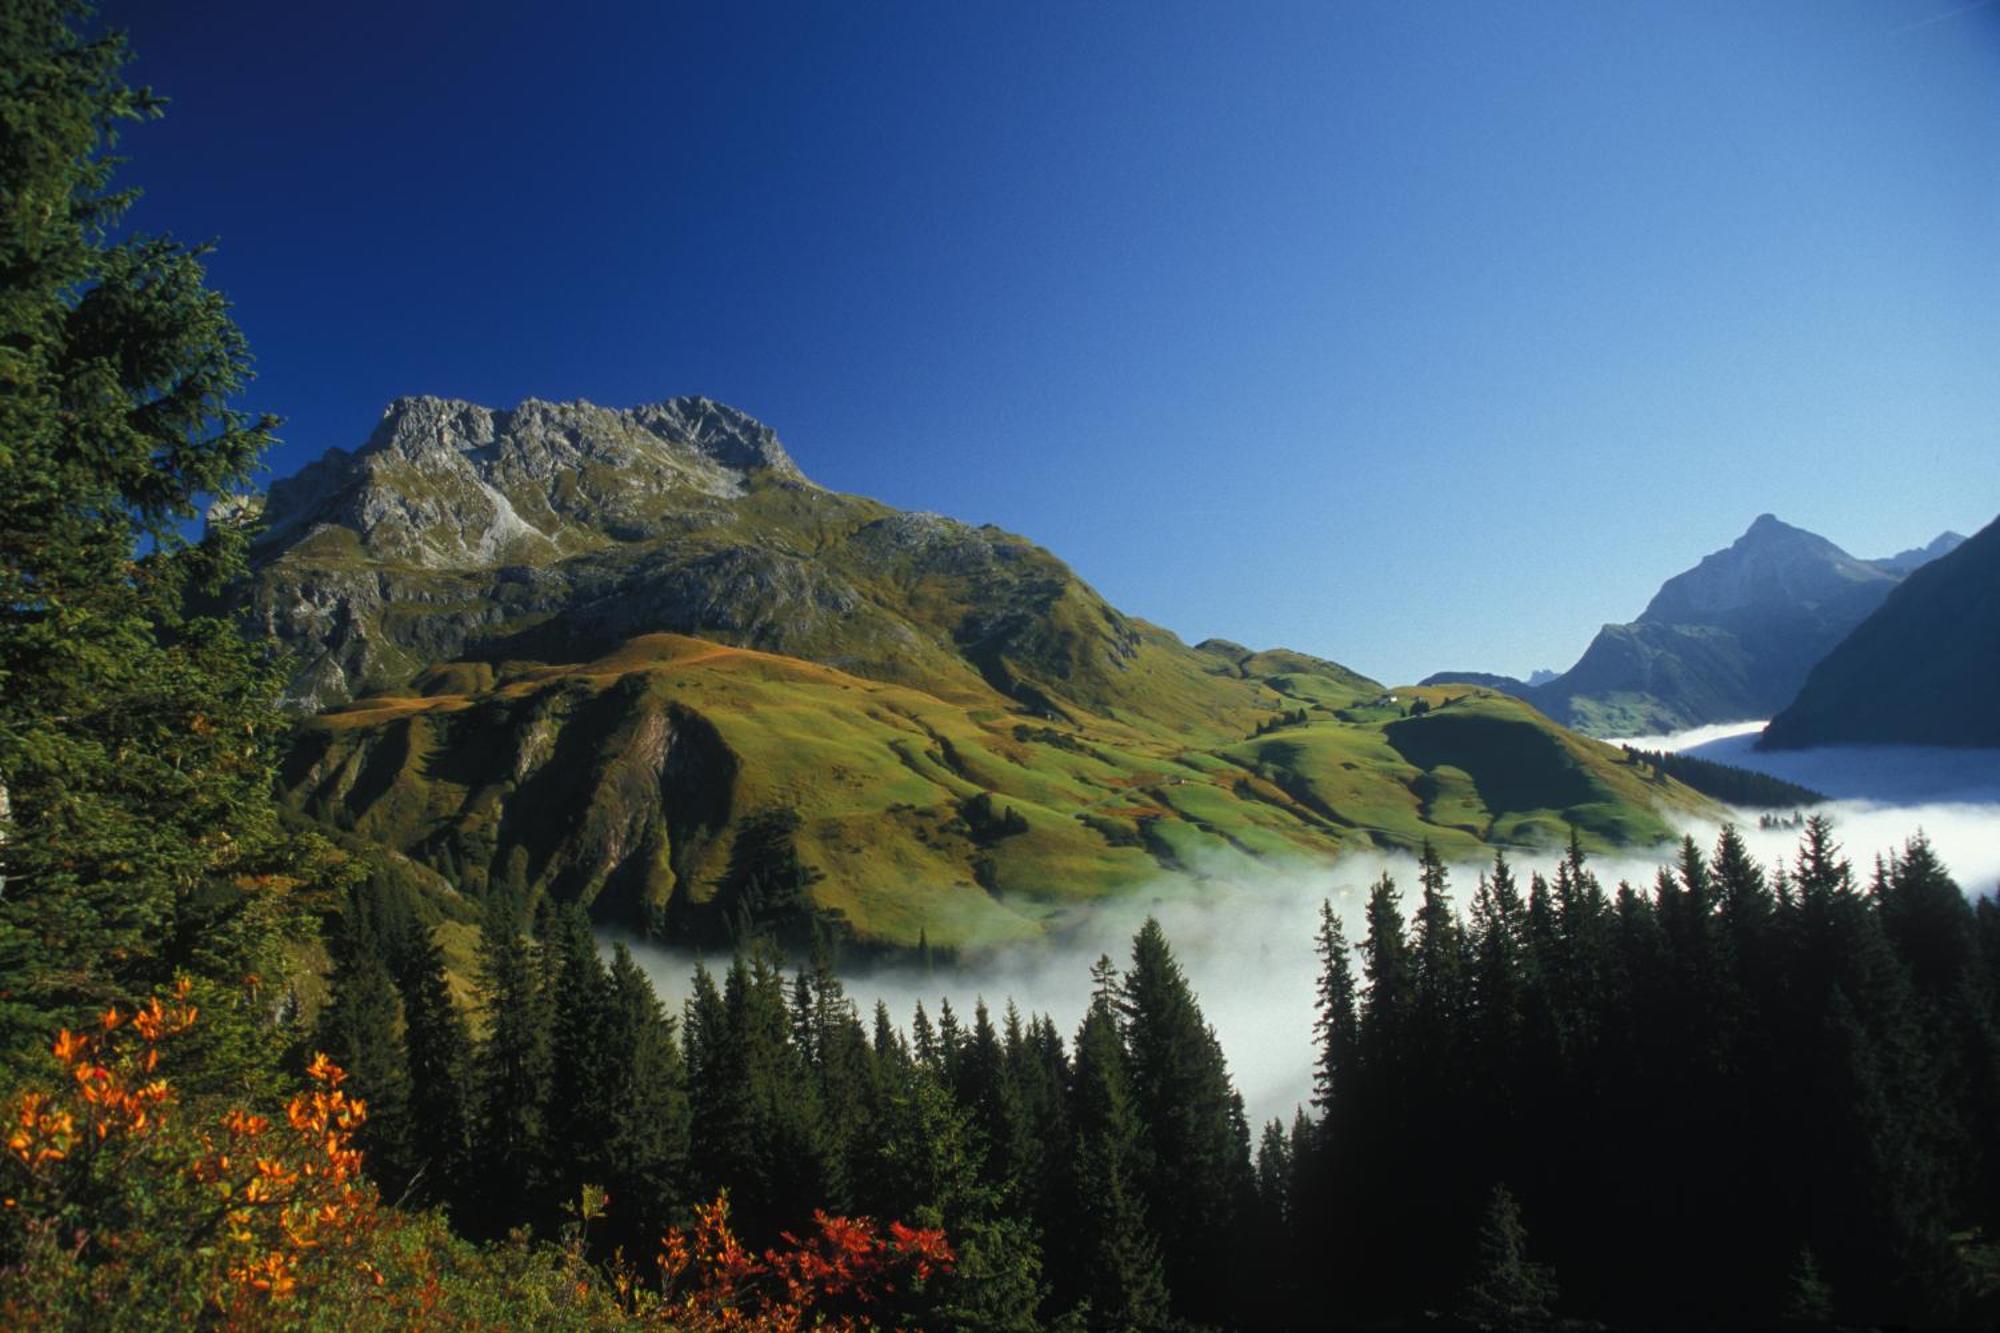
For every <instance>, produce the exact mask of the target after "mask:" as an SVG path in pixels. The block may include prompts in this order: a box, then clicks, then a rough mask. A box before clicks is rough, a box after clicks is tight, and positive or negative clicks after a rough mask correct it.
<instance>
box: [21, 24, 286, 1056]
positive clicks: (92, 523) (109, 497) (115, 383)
mask: <svg viewBox="0 0 2000 1333" xmlns="http://www.w3.org/2000/svg"><path fill="white" fill-rule="evenodd" d="M88 14H89V11H88V10H87V9H86V8H85V7H84V6H82V5H80V4H73V3H65V2H64V0H21V2H20V3H14V4H10V5H9V6H8V7H7V9H6V21H5V23H4V25H0V69H4V70H5V71H6V77H5V78H4V79H0V124H5V125H6V127H7V129H6V132H5V133H4V135H0V182H4V188H0V218H4V223H0V347H4V370H0V383H4V386H5V388H4V392H0V477H4V478H5V482H4V484H0V977H4V978H5V979H6V980H5V985H4V987H0V1051H5V1052H8V1053H10V1054H11V1053H12V1052H15V1051H19V1050H22V1049H24V1048H26V1047H39V1046H40V1045H41V1044H42V1043H43V1042H44V1041H45V1040H46V1038H47V1034H48V1032H49V1031H50V1030H51V1029H53V1028H54V1027H55V1026H57V1025H59V1024H66V1025H69V1026H72V1027H76V1026H80V1025H82V1024H83V1023H84V1022H87V1021H89V1020H90V1019H91V1018H92V1017H94V1016H95V1015H96V1014H97V1013H98V1012H100V1011H102V1010H103V1009H104V1008H105V1007H106V1006H107V1005H109V1004H112V1003H124V1004H131V1003H133V1002H135V1001H137V1000H139V999H141V998H143V997H145V996H148V995H150V994H151V993H152V992H153V991H154V990H155V989H156V988H157V987H161V986H164V985H166V984H168V983H169V982H170V981H171V980H172V978H173V977H174V975H175V974H176V973H183V972H184V973H188V974H191V975H192V976H194V977H196V978H198V979H200V980H202V981H203V982H204V983H205V989H204V991H203V1002H202V1010H203V1015H204V1025H203V1029H202V1035H201V1037H200V1038H199V1039H198V1040H199V1041H200V1042H202V1043H203V1044H204V1047H205V1051H206V1056H207V1058H206V1059H205V1061H204V1062H203V1064H202V1066H200V1067H193V1066H191V1067H190V1068H188V1069H187V1070H186V1071H184V1075H183V1077H182V1078H181V1079H179V1080H178V1081H177V1086H179V1087H180V1088H181V1089H182V1090H183V1091H188V1092H192V1091H195V1090H197V1089H198V1088H199V1087H202V1086H213V1087H221V1086H225V1085H233V1086H235V1087H237V1088H239V1089H242V1088H245V1087H246V1086H247V1085H248V1082H249V1081H257V1083H258V1087H259V1088H262V1089H268V1088H269V1087H270V1086H271V1080H272V1079H273V1078H274V1077H275V1057H276V1055H277V1050H278V1043H277V1041H276V1040H275V1035H274V1033H273V1032H272V1025H271V1024H270V1023H269V1021H268V1016H269V1014H270V1009H269V1007H268V1006H267V1005H265V1004H261V1003H251V1002H247V1001H246V1000H245V999H244V998H243V997H244V992H245V989H246V987H245V978H246V977H252V976H256V977H260V978H262V979H264V980H265V981H266V982H267V983H268V984H271V985H273V986H275V985H276V984H277V981H278V978H279V977H280V975H281V973H282V971H283V968H284V966H285V955H284V951H283V942H284V936H285V935H286V934H288V933H291V932H294V931H297V932H299V933H303V927H304V924H305V923H304V922H303V921H302V919H301V916H300V912H299V906H298V902H299V900H298V895H297V891H298V890H299V888H300V887H301V886H302V882H303V881H305V880H307V879H309V878H310V877H312V876H313V875H316V874H318V873H320V872H319V871H318V870H317V869H316V867H315V860H316V857H317V851H316V849H317V847H318V844H317V843H316V842H315V841H313V840H301V839H293V838H291V837H288V836H287V835H286V834H285V833H283V831H282V830H281V829H280V826H279V823H278V816H277V807H276V804H275V801H274V799H273V792H274V785H275V784H274V778H275V773H276V761H277V757H278V753H279V749H280V747H281V746H282V743H283V740H284V738H285V735H286V732H287V723H286V721H285V719H284V718H283V716H282V715H281V713H280V712H279V708H278V704H279V696H280V693H281V690H282V683H283V672H282V669H281V667H280V664H278V663H275V662H273V661H270V660H269V659H268V657H267V655H266V654H264V653H262V652H261V651H260V650H258V649H255V648H252V647H251V646H249V645H248V644H246V643H245V641H244V640H243V639H242V638H241V636H240V635H239V634H238V632H237V630H236V628H235V626H234V625H233V624H231V623H229V622H228V621H226V620H225V619H222V618H220V617H218V616H216V615H212V614H197V613H196V612H197V610H198V609H199V608H201V607H203V606H211V607H212V606H214V605H215V604H216V603H217V599H218V598H219V597H220V595H221V594H223V592H224V590H225V588H226V587H227V586H228V585H229V583H230V582H231V580H233V579H234V578H235V577H236V576H237V575H239V574H240V573H241V572H242V570H243V568H244V552H245V550H246V547H247V541H248V532H249V526H250V521H249V517H248V515H249V508H248V507H246V506H244V505H240V504H237V503H235V502H233V501H229V500H227V499H225V500H224V501H223V502H221V503H220V504H218V505H216V506H215V507H214V509H213V510H212V511H211V512H210V513H209V514H208V515H207V516H206V522H205V523H204V521H203V520H204V507H205V506H208V505H209V504H210V501H211V500H212V499H214V497H218V496H220V497H230V496H233V495H235V494H237V493H239V492H242V491H244V490H246V489H247V487H248V486H249V482H250V478H251V476H252V473H253V471H254V470H255V469H256V467H257V464H258V460H259V457H260V456H261V455H262V453H263V452H264V450H265V449H266V448H268V447H269V445H270V444H271V442H272V438H271V429H272V427H273V426H274V425H275V424H276V422H275V419H274V418H271V417H264V416H255V415H251V414H247V413H245V412H243V411H241V410H239V409H237V408H236V407H234V406H232V400H233V399H234V398H235V397H236V396H237V395H238V394H239V393H240V392H241V391H242V390H243V388H244V386H245V385H246V383H247V382H248V381H249V379H250V374H251V372H250V354H249V351H248V348H247V346H246V345H245V342H244V339H243V336H242V334H241V333H240V332H239V331H238V329H237V328H236V326H235V324H234V323H233V322H232V321H231V319H230V315H229V308H228V305H227V303H226V302H225V301H224V300H223V298H222V297H221V295H219V294H218V293H216V292H214V291H212V290H210V289H209V287H208V286H207V279H206V274H205V273H204V271H203V260H204V257H205V253H206V252H205V251H204V250H201V249H190V248H188V247H185V246H182V245H180V244H178V243H176V242H174V241H172V240H170V239H167V238H164V237H149V236H146V235H144V234H143V233H141V232H137V231H134V230H131V229H129V228H128V227H127V225H126V222H125V215H126V212H127V210H128V209H129V208H130V206H131V205H132V203H133V202H134V201H135V200H136V199H137V197H138V192H137V191H136V190H133V189H129V188H118V187H117V186H116V185H115V184H114V169H115V168H116V167H117V166H118V164H119V162H120V160H121V159H119V158H117V157H114V156H112V149H113V148H114V147H115V146H116V144H117V142H118V136H119V134H120V133H121V132H122V130H123V129H124V127H126V126H129V125H132V124H136V123H138V122H141V121H145V120H150V119H152V118H153V117H155V116H157V115H159V114H160V111H161V109H162V106H163V103H162V102H161V101H160V99H158V98H156V97H155V96H153V94H152V93H151V92H150V91H149V90H146V89H144V88H133V87H132V86H130V85H129V84H128V83H127V82H126V81H125V77H124V70H125V67H126V65H127V63H128V61H129V60H130V53H129V52H128V50H127V48H126V44H125V40H124V37H123V35H122V34H120V33H117V32H107V31H102V30H99V29H96V28H95V25H93V24H91V23H90V22H89V19H88ZM197 530H198V531H199V535H198V536H197V535H195V534H196V532H197ZM225 996H227V997H228V998H227V999H226V1000H225V998H224V997H225Z"/></svg>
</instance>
